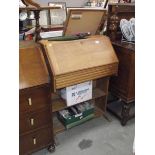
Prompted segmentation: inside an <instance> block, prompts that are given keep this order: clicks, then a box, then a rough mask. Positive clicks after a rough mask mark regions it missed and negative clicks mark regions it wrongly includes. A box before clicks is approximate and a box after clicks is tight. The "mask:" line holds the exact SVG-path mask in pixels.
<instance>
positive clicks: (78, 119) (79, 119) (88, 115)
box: [58, 108, 95, 129]
mask: <svg viewBox="0 0 155 155" xmlns="http://www.w3.org/2000/svg"><path fill="white" fill-rule="evenodd" d="M94 116H95V114H94V108H91V109H89V110H86V111H84V112H83V113H81V114H78V115H74V116H70V117H68V118H67V119H65V118H64V117H62V116H61V115H60V114H59V113H58V119H59V120H60V121H61V122H62V123H63V124H64V126H65V127H66V128H67V129H70V128H72V127H74V126H77V125H79V124H81V123H84V122H86V121H87V120H90V119H92V118H94Z"/></svg>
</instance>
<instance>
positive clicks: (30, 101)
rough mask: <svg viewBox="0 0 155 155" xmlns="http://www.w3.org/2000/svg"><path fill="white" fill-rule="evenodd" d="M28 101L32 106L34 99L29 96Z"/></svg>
mask: <svg viewBox="0 0 155 155" xmlns="http://www.w3.org/2000/svg"><path fill="white" fill-rule="evenodd" d="M28 101H29V106H31V105H32V100H31V98H28Z"/></svg>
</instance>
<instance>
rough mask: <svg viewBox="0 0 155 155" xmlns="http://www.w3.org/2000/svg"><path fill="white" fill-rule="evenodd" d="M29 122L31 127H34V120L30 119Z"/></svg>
mask: <svg viewBox="0 0 155 155" xmlns="http://www.w3.org/2000/svg"><path fill="white" fill-rule="evenodd" d="M30 122H31V125H32V126H33V125H34V118H31V119H30Z"/></svg>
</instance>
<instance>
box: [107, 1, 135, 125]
mask: <svg viewBox="0 0 155 155" xmlns="http://www.w3.org/2000/svg"><path fill="white" fill-rule="evenodd" d="M134 17H135V4H132V3H130V4H127V3H124V4H121V3H115V4H109V5H108V21H107V35H108V36H109V37H110V39H111V41H112V44H113V47H114V49H115V52H116V54H117V57H118V59H119V66H118V76H116V77H112V78H111V80H110V91H111V93H112V95H115V96H116V97H117V98H119V100H118V101H117V102H116V101H114V102H111V101H109V104H108V109H109V110H110V111H111V112H112V113H114V114H115V115H116V116H118V117H119V118H120V119H121V124H122V125H125V124H126V123H127V121H128V120H129V119H130V118H132V117H133V116H134V108H133V109H132V108H131V107H132V103H133V101H134V99H135V44H134V43H127V42H123V41H121V39H122V32H121V29H120V26H119V25H120V20H121V19H127V20H130V19H131V18H134ZM133 107H134V106H133Z"/></svg>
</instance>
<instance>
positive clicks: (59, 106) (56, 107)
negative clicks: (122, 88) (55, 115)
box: [52, 88, 106, 112]
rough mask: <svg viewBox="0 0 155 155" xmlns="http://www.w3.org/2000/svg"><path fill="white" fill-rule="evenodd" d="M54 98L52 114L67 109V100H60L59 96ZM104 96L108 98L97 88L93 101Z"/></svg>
mask: <svg viewBox="0 0 155 155" xmlns="http://www.w3.org/2000/svg"><path fill="white" fill-rule="evenodd" d="M52 96H53V97H52V98H53V100H52V112H57V111H60V110H63V109H65V108H67V105H66V103H65V100H63V99H62V98H60V97H59V95H57V94H53V95H52ZM104 96H106V93H105V92H104V91H103V90H101V89H99V88H95V89H94V90H93V97H92V99H97V98H100V97H104Z"/></svg>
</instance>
